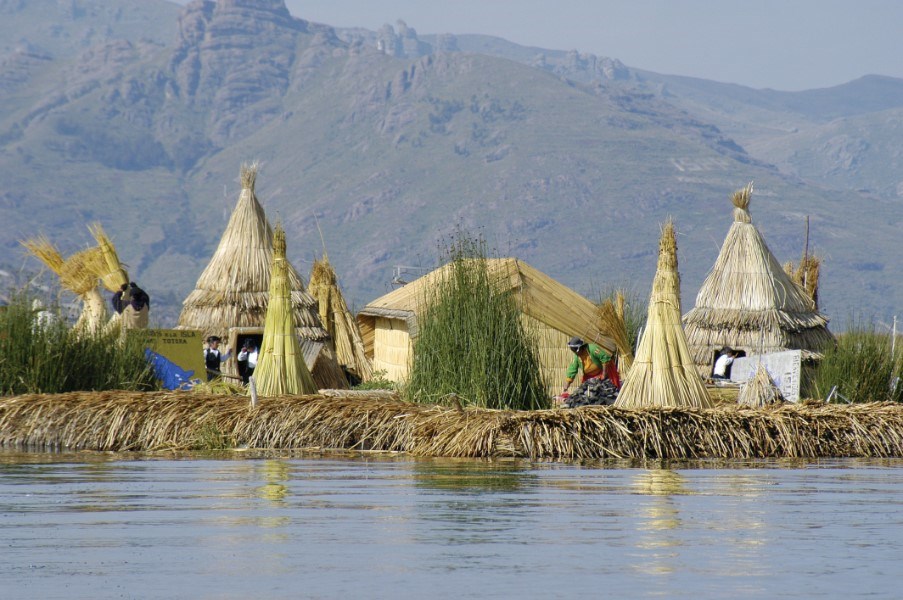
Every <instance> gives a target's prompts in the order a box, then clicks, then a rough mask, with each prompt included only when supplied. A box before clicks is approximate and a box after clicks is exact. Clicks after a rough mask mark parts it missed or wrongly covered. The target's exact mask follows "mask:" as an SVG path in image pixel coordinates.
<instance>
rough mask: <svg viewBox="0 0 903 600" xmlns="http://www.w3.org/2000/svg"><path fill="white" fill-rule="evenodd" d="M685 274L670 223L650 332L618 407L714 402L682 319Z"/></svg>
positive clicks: (661, 255) (656, 282) (663, 245)
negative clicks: (692, 353)
mask: <svg viewBox="0 0 903 600" xmlns="http://www.w3.org/2000/svg"><path fill="white" fill-rule="evenodd" d="M680 314H681V313H680V276H679V275H678V272H677V242H676V240H675V237H674V224H673V222H672V221H670V220H669V221H668V222H667V223H665V226H664V227H663V228H662V237H661V241H660V242H659V257H658V269H657V270H656V273H655V280H654V281H653V283H652V296H651V298H650V300H649V312H648V317H647V320H646V329H645V331H644V332H643V337H642V339H641V340H640V345H639V348H638V349H637V354H636V359H635V360H634V363H633V367H632V368H631V369H630V372H629V373H628V375H627V381H626V383H625V384H624V386H623V388H622V389H621V392H620V394H619V395H618V399H617V401H616V402H615V406H617V407H623V408H640V407H652V406H659V407H697V408H709V407H711V406H712V400H711V398H710V397H709V395H708V392H706V389H705V386H704V385H703V383H702V379H701V378H700V376H699V374H698V373H697V371H696V367H695V365H694V364H693V359H692V357H691V356H690V351H689V348H688V347H687V339H686V336H685V335H684V331H683V327H682V326H681V320H680V319H681V317H680Z"/></svg>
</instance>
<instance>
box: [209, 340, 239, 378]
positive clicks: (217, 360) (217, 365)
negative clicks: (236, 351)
mask: <svg viewBox="0 0 903 600" xmlns="http://www.w3.org/2000/svg"><path fill="white" fill-rule="evenodd" d="M220 341H221V340H220V337H219V336H216V335H211V336H210V337H208V338H207V347H206V348H204V364H205V366H206V367H207V381H210V380H211V379H213V378H214V377H220V376H222V374H223V372H222V370H221V366H222V364H223V361H225V360H229V356H230V355H231V354H232V353H231V352H226V353H225V354H223V353H222V351H221V350H220V349H219V343H220Z"/></svg>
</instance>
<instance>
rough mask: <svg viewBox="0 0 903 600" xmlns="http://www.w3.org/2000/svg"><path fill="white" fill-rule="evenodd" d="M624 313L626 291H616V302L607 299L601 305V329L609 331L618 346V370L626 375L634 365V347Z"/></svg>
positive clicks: (623, 375)
mask: <svg viewBox="0 0 903 600" xmlns="http://www.w3.org/2000/svg"><path fill="white" fill-rule="evenodd" d="M624 315H625V313H624V293H623V292H621V291H620V290H619V291H617V292H615V297H614V302H612V299H611V298H609V299H606V300H605V301H604V302H603V303H602V304H601V305H600V306H599V330H600V331H606V332H608V335H610V336H611V338H612V339H613V340H614V342H615V344H616V345H617V347H618V372H619V373H620V375H621V377H626V376H627V373H628V372H629V371H630V367H631V366H633V347H632V346H631V345H630V336H629V335H628V333H627V322H626V321H625V316H624Z"/></svg>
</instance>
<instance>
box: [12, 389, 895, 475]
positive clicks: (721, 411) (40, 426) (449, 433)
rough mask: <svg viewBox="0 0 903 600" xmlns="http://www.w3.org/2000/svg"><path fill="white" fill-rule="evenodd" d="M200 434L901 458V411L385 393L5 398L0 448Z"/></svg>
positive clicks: (377, 445)
mask: <svg viewBox="0 0 903 600" xmlns="http://www.w3.org/2000/svg"><path fill="white" fill-rule="evenodd" d="M203 430H214V431H217V432H219V433H220V435H221V436H222V437H223V438H224V439H226V440H228V442H229V443H230V444H232V445H235V446H238V445H241V446H247V447H250V448H285V449H289V448H312V447H316V448H324V449H325V448H333V449H349V450H384V451H397V452H407V453H410V454H413V455H419V456H445V457H503V456H504V457H519V458H529V459H532V460H538V459H568V460H593V459H601V458H653V459H699V458H725V459H736V458H774V457H790V458H798V457H843V456H861V457H903V405H901V404H899V403H892V402H887V403H872V404H854V405H834V404H830V405H828V404H808V405H797V404H783V405H777V406H769V407H764V408H749V407H741V406H737V405H732V406H724V407H719V408H715V409H698V408H646V409H629V410H626V409H618V408H612V407H595V406H593V407H584V408H580V409H574V410H542V411H500V410H487V409H477V408H469V409H466V410H463V411H461V410H457V409H454V408H443V407H438V406H429V405H416V404H410V403H407V402H402V401H400V400H399V399H398V398H393V397H386V395H385V394H384V393H383V394H373V395H365V394H360V393H357V394H354V393H347V392H346V393H345V394H333V395H330V396H328V397H327V396H324V395H315V396H302V397H288V396H283V397H278V398H261V399H260V402H259V404H258V405H257V407H256V408H249V406H248V400H247V398H246V397H240V396H234V395H211V394H203V393H194V394H190V396H186V393H184V392H181V393H179V392H153V393H136V392H124V391H114V392H84V393H69V394H55V395H40V394H33V395H23V396H6V397H0V445H2V446H4V447H12V446H18V445H22V446H30V447H45V448H69V449H88V450H97V451H110V450H113V451H117V450H118V451H123V450H148V451H150V450H160V449H186V448H191V447H193V446H195V445H196V440H197V439H198V437H199V435H200V433H201V432H202V431H203Z"/></svg>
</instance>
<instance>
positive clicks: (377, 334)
mask: <svg viewBox="0 0 903 600" xmlns="http://www.w3.org/2000/svg"><path fill="white" fill-rule="evenodd" d="M412 353H413V347H412V344H411V336H410V333H409V332H408V325H407V323H406V322H405V321H403V320H401V319H389V318H386V317H376V319H375V323H374V328H373V372H374V373H375V372H377V371H385V372H386V375H385V376H386V379H388V380H389V381H396V382H399V383H401V382H403V381H404V380H405V379H407V377H408V372H409V371H410V368H411V356H412Z"/></svg>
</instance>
